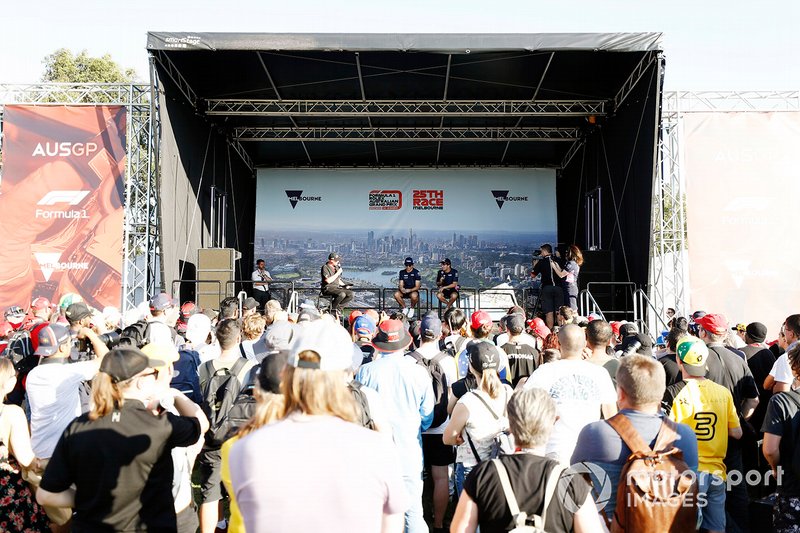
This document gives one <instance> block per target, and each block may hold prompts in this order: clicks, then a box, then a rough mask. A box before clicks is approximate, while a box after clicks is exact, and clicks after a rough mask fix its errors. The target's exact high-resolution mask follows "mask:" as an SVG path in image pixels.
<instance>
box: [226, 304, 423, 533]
mask: <svg viewBox="0 0 800 533" xmlns="http://www.w3.org/2000/svg"><path fill="white" fill-rule="evenodd" d="M400 359H401V360H402V355H401V356H400ZM352 363H353V344H352V341H351V340H350V337H349V335H348V334H347V331H346V330H345V329H344V328H342V327H341V326H339V325H338V324H336V323H335V322H333V321H330V320H315V321H312V322H308V323H306V324H303V325H302V326H299V328H298V335H297V337H296V339H295V341H294V342H293V344H292V349H291V352H290V354H289V358H288V364H287V366H286V368H285V370H284V372H283V377H282V385H281V391H282V393H283V398H284V407H283V409H282V412H281V415H280V420H278V421H276V422H273V423H272V424H268V425H266V426H263V427H261V428H259V429H256V430H255V431H253V432H252V433H250V434H248V435H246V436H244V437H242V438H241V439H240V440H239V442H237V443H235V444H234V445H233V447H232V448H231V451H230V474H231V484H232V488H233V492H234V495H235V497H236V501H237V503H238V505H239V509H240V510H241V512H242V516H243V518H244V525H245V528H246V529H247V531H252V532H259V531H271V532H273V533H283V532H295V531H348V532H355V533H361V532H375V531H399V530H400V529H401V527H402V523H403V513H404V512H405V510H406V509H407V507H408V505H409V503H410V502H409V498H408V495H407V494H406V490H405V489H404V487H403V481H402V477H401V473H400V470H401V469H400V468H398V464H399V461H398V457H400V458H402V457H404V455H403V454H402V450H401V453H400V454H398V450H396V449H394V447H393V445H392V443H391V442H390V441H389V440H388V439H387V438H386V437H385V436H383V435H381V434H380V433H378V432H375V431H370V430H368V429H365V428H363V427H361V426H360V425H359V424H357V423H354V422H356V421H357V420H358V414H357V406H356V404H355V401H354V400H353V396H352V395H351V394H350V392H349V391H348V389H347V385H346V383H347V376H348V374H349V372H351V368H352ZM374 364H377V362H376V363H371V365H374ZM367 366H370V365H367ZM409 368H413V361H411V362H409ZM419 370H420V371H422V372H423V374H425V373H424V370H423V369H421V368H420V369H419ZM425 378H426V379H427V375H426V376H425ZM429 386H430V385H429ZM417 425H418V426H419V421H418V422H417ZM416 433H417V434H418V433H419V428H417V430H416ZM417 438H418V437H417ZM395 440H397V439H395ZM320 450H328V451H329V452H330V453H320ZM354 465H356V467H355V468H354ZM420 467H421V457H420ZM276 480H289V481H288V482H285V483H281V482H276ZM307 480H313V482H308V481H307ZM420 492H421V491H420ZM356 495H357V497H355V496H356ZM419 497H420V495H418V496H417V498H419ZM309 502H314V508H313V511H312V510H310V509H309ZM417 504H419V502H417ZM420 511H421V509H420ZM420 521H422V516H421V513H420ZM424 524H425V522H424V521H422V525H421V526H420V527H426V526H425V525H424ZM421 530H422V529H420V531H421ZM425 530H426V531H427V528H426V529H425Z"/></svg>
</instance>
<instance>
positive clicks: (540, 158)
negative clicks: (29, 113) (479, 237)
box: [147, 32, 664, 288]
mask: <svg viewBox="0 0 800 533" xmlns="http://www.w3.org/2000/svg"><path fill="white" fill-rule="evenodd" d="M660 43H661V34H659V33H624V34H444V35H436V34H400V35H398V34H249V33H248V34H245V33H235V34H220V33H162V32H151V33H149V34H148V42H147V48H148V50H149V52H150V54H151V65H152V66H153V68H152V69H151V74H152V76H153V87H154V91H155V92H157V95H154V96H155V97H156V98H158V105H159V114H160V123H161V154H160V161H159V165H160V178H161V179H160V181H159V198H158V201H159V202H160V211H161V253H162V261H163V262H162V265H163V269H164V279H165V285H168V284H169V282H170V281H171V280H175V279H190V278H193V277H194V270H193V264H192V263H193V261H194V257H196V256H195V250H196V249H198V248H201V247H208V246H220V245H223V244H224V245H227V246H229V247H232V248H235V249H237V250H239V251H240V252H241V253H242V259H241V260H240V261H239V262H238V271H237V273H236V277H237V278H239V279H242V278H248V277H249V272H250V270H251V267H252V263H253V241H254V228H255V215H256V212H255V208H256V206H255V198H256V194H255V188H256V180H255V169H256V168H259V167H333V168H342V167H373V168H380V167H409V166H414V167H495V166H514V167H545V168H556V169H557V171H558V179H557V193H556V194H557V203H558V206H557V207H558V232H559V238H560V240H561V241H562V242H564V243H567V244H569V243H571V242H575V243H577V244H578V245H579V246H581V248H583V249H589V248H592V247H594V248H597V249H598V250H599V251H598V252H596V253H595V254H590V256H591V259H590V260H589V261H588V262H587V265H586V267H585V269H584V274H583V276H582V278H583V279H582V282H583V283H586V282H587V281H597V280H598V279H600V278H602V279H604V280H606V281H615V282H620V283H622V282H632V283H635V284H636V285H637V286H639V287H643V288H644V287H646V285H647V283H648V270H649V268H648V267H649V258H650V249H651V236H652V215H651V208H652V193H653V184H654V180H655V179H656V164H657V142H658V131H659V128H658V126H659V123H660V115H661V93H662V80H663V71H664V61H663V55H662V52H661V45H660ZM212 187H213V189H212ZM212 190H213V191H214V192H213V193H210V192H209V191H212ZM211 194H213V195H214V196H215V197H217V200H214V201H212V196H211ZM220 196H224V197H225V198H226V199H227V200H226V202H220V200H219V197H220ZM224 203H226V204H227V211H224V210H223V209H221V208H222V205H223V204H224ZM215 220H216V221H217V222H216V223H215V222H214V221H215Z"/></svg>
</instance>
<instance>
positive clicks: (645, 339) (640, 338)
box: [617, 332, 653, 357]
mask: <svg viewBox="0 0 800 533" xmlns="http://www.w3.org/2000/svg"><path fill="white" fill-rule="evenodd" d="M633 354H638V355H644V356H647V357H653V339H652V338H650V335H647V334H645V333H639V332H636V333H630V334H628V335H626V336H625V337H623V339H622V344H620V350H619V352H617V355H618V356H619V357H625V356H627V355H633Z"/></svg>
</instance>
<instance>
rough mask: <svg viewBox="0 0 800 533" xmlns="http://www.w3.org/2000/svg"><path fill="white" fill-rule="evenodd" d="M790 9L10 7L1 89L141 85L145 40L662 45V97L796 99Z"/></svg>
mask: <svg viewBox="0 0 800 533" xmlns="http://www.w3.org/2000/svg"><path fill="white" fill-rule="evenodd" d="M798 20H800V2H797V1H795V0H762V1H761V2H757V3H756V2H744V1H742V0H727V1H724V2H723V1H717V0H714V1H708V0H693V1H686V0H670V1H669V2H650V1H642V0H635V1H634V0H625V1H623V0H605V1H598V0H572V1H569V0H562V1H557V2H554V1H552V0H547V1H542V0H522V1H503V0H496V1H494V2H486V1H485V0H480V1H479V0H459V1H457V2H456V1H452V0H447V1H442V0H438V1H437V0H402V1H397V2H386V1H385V0H384V1H381V0H345V1H340V2H331V1H320V0H301V1H296V2H286V1H284V2H276V1H272V0H263V1H258V0H228V1H224V2H223V1H212V0H133V1H119V0H80V1H79V2H64V0H57V1H56V0H38V1H37V2H24V1H22V0H5V1H3V2H2V7H1V9H0V82H5V83H14V82H20V83H25V82H34V81H38V80H39V79H40V78H41V75H42V70H43V69H42V59H43V58H44V56H46V55H47V54H49V53H51V52H53V51H54V50H56V49H58V48H62V47H65V48H70V49H72V50H74V51H79V50H82V49H86V50H88V52H89V53H90V54H92V55H103V54H106V53H109V54H111V56H112V57H113V58H114V59H115V60H117V61H118V62H119V63H121V64H122V65H123V66H125V67H133V68H135V69H136V71H137V73H138V76H139V78H140V79H141V80H146V79H147V76H148V69H147V52H146V50H145V43H146V33H147V31H191V32H202V31H217V32H237V31H239V32H244V31H248V32H334V33H339V32H344V33H354V32H364V33H471V32H474V33H541V32H627V31H630V32H641V31H657V32H662V33H663V34H664V38H663V47H664V51H665V55H666V58H667V69H666V82H665V83H666V89H667V90H678V89H686V90H704V89H716V90H755V89H761V90H779V89H787V90H788V89H797V88H798V87H800V61H798V60H797V58H796V54H797V51H798V50H800V31H798V30H797V28H796V25H797V21H798Z"/></svg>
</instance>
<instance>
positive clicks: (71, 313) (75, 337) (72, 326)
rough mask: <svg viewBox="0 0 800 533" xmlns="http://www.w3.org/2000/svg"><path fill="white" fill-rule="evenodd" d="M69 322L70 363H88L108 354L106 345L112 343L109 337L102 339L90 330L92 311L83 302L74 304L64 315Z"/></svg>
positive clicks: (105, 336) (104, 336)
mask: <svg viewBox="0 0 800 533" xmlns="http://www.w3.org/2000/svg"><path fill="white" fill-rule="evenodd" d="M64 316H66V317H67V321H68V322H69V335H70V338H71V339H72V351H71V353H70V359H71V360H72V361H88V360H89V359H92V357H94V356H97V357H103V356H104V355H105V354H106V353H108V350H109V347H108V346H107V343H109V342H110V341H113V338H112V337H110V336H109V335H103V336H102V337H101V336H100V335H98V334H97V331H95V330H94V329H92V311H91V309H89V306H88V305H86V304H85V303H83V302H76V303H74V304H72V305H70V306H69V307H67V311H66V312H65V313H64Z"/></svg>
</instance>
